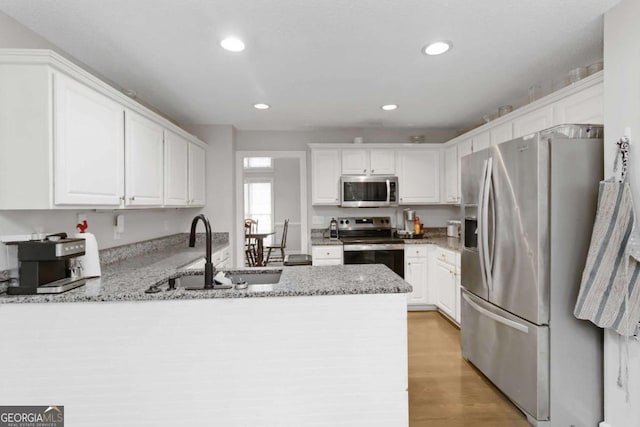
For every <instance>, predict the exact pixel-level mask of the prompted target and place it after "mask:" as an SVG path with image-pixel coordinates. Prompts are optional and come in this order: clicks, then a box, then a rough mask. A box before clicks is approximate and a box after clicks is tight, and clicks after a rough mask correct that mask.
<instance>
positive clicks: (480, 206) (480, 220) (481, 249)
mask: <svg viewBox="0 0 640 427" xmlns="http://www.w3.org/2000/svg"><path fill="white" fill-rule="evenodd" d="M487 163H488V161H487V160H485V161H484V164H483V165H482V177H481V178H480V186H479V187H480V189H479V191H478V223H477V226H476V227H477V230H478V231H477V232H478V236H477V237H478V239H477V242H478V257H479V259H480V274H481V276H482V285H483V286H484V287H485V288H486V289H489V286H488V283H487V280H488V278H487V270H486V268H485V265H486V262H485V257H486V256H487V254H486V252H485V251H484V244H483V242H484V238H485V237H484V226H483V224H484V222H485V216H484V211H483V206H484V193H485V191H484V186H485V183H486V181H487Z"/></svg>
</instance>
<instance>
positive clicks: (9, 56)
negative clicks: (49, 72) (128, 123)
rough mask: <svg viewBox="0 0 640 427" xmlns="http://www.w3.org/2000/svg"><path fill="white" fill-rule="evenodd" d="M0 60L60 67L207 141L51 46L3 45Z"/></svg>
mask: <svg viewBox="0 0 640 427" xmlns="http://www.w3.org/2000/svg"><path fill="white" fill-rule="evenodd" d="M0 64H15V65H47V66H50V67H52V68H53V69H55V70H57V71H60V72H62V73H64V74H66V75H68V76H69V77H72V78H74V79H76V80H77V81H79V82H81V83H84V84H86V85H88V86H90V87H92V88H93V89H94V90H98V91H100V92H102V93H103V94H104V95H106V96H108V97H110V98H111V99H113V100H114V101H116V102H118V103H119V104H121V105H122V106H124V107H126V108H128V109H130V110H133V111H135V112H137V113H139V114H142V115H144V116H146V117H147V118H149V119H151V120H153V121H155V122H157V123H158V124H160V125H162V126H164V127H165V128H167V129H170V130H171V131H173V132H175V133H177V134H178V135H180V136H182V137H184V138H187V139H188V140H189V141H191V142H194V143H197V144H200V145H202V144H204V143H203V142H202V141H200V140H199V139H197V138H196V137H195V136H193V135H191V134H190V133H188V132H187V131H185V130H184V129H182V128H181V127H179V126H178V125H176V124H175V123H173V122H172V121H170V120H169V119H167V118H165V117H163V116H161V115H160V114H158V113H156V112H154V111H152V110H151V109H149V108H148V107H145V106H144V105H142V104H140V103H139V102H137V101H135V100H133V99H132V98H130V97H128V96H126V95H125V94H124V93H122V92H121V91H120V90H119V89H117V88H115V87H113V86H112V85H110V84H109V83H107V82H105V81H103V80H102V79H100V78H98V77H96V76H94V75H93V74H91V73H90V72H88V71H86V70H84V69H83V68H81V67H80V66H79V65H76V64H75V63H73V62H72V61H70V60H68V59H67V58H65V57H64V56H62V55H60V54H59V53H57V52H55V51H53V50H50V49H0Z"/></svg>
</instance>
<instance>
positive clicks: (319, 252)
mask: <svg viewBox="0 0 640 427" xmlns="http://www.w3.org/2000/svg"><path fill="white" fill-rule="evenodd" d="M342 255H343V251H342V245H323V246H313V247H312V248H311V263H312V265H342V264H343V261H342V258H343V257H342Z"/></svg>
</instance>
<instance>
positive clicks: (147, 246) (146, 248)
mask: <svg viewBox="0 0 640 427" xmlns="http://www.w3.org/2000/svg"><path fill="white" fill-rule="evenodd" d="M212 237H213V246H214V247H216V246H220V245H226V244H228V243H229V233H226V232H225V233H221V232H213V236H212ZM204 240H205V233H197V236H196V243H197V244H201V243H203V242H204ZM188 243H189V233H178V234H173V235H171V236H165V237H159V238H157V239H150V240H145V241H142V242H136V243H131V244H128V245H122V246H116V247H114V248H108V249H102V250H101V251H100V264H102V265H107V264H112V263H114V262H118V261H122V260H123V259H126V258H131V257H133V256H137V255H142V254H147V253H149V252H156V251H160V250H162V249H166V248H168V247H171V246H178V245H184V246H187V245H188Z"/></svg>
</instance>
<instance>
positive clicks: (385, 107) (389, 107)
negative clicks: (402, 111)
mask: <svg viewBox="0 0 640 427" xmlns="http://www.w3.org/2000/svg"><path fill="white" fill-rule="evenodd" d="M380 108H382V109H383V110H384V111H393V110H396V109H397V108H398V106H397V105H396V104H387V105H383V106H382V107H380Z"/></svg>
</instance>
